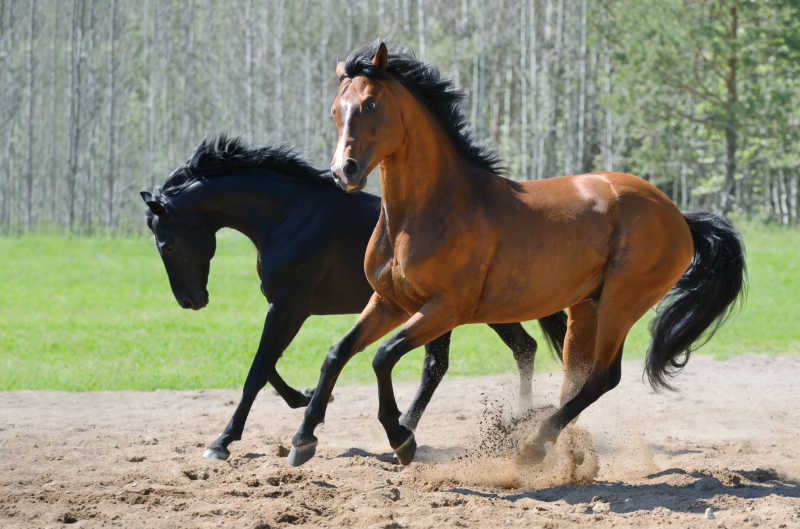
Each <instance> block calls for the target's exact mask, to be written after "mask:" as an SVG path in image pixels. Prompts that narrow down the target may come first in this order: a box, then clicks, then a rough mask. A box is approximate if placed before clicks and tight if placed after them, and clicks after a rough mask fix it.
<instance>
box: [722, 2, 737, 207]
mask: <svg viewBox="0 0 800 529" xmlns="http://www.w3.org/2000/svg"><path fill="white" fill-rule="evenodd" d="M729 12H730V25H729V26H728V39H729V44H730V46H731V50H730V54H729V55H728V64H727V66H728V70H727V72H726V73H727V75H726V79H725V89H726V96H727V98H726V104H725V112H726V116H725V183H724V185H723V187H722V193H721V209H722V214H723V215H727V214H728V213H730V211H731V209H732V208H733V190H734V189H733V186H734V179H735V176H736V141H737V133H736V122H737V119H736V102H737V93H736V91H737V87H736V67H737V54H736V53H737V50H736V46H737V42H736V37H737V31H738V23H739V20H738V13H737V2H736V1H734V2H733V3H732V5H731V6H730V11H729Z"/></svg>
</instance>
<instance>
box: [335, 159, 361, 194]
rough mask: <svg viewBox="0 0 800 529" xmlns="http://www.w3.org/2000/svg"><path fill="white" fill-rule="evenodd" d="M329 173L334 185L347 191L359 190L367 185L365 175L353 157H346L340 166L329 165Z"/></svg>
mask: <svg viewBox="0 0 800 529" xmlns="http://www.w3.org/2000/svg"><path fill="white" fill-rule="evenodd" d="M331 174H332V175H333V180H334V181H335V182H336V185H337V186H339V188H340V189H342V190H343V191H346V192H348V193H354V192H356V191H361V190H362V189H364V186H365V185H367V175H366V174H365V173H364V171H363V169H362V168H361V166H360V164H359V163H358V161H357V160H355V159H354V158H347V159H346V160H345V161H344V163H343V164H342V165H341V167H337V166H336V165H334V166H333V167H331Z"/></svg>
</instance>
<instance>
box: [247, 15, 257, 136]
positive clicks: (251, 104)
mask: <svg viewBox="0 0 800 529" xmlns="http://www.w3.org/2000/svg"><path fill="white" fill-rule="evenodd" d="M253 1H254V0H247V3H246V4H245V12H244V13H245V14H244V19H245V24H244V33H245V35H244V45H245V49H244V50H245V51H244V53H245V61H246V66H245V67H246V68H247V82H246V83H245V88H244V90H245V96H246V97H247V126H246V128H245V131H246V134H247V137H248V139H249V140H250V141H253V140H254V139H255V133H256V130H255V129H256V127H255V121H256V101H255V95H256V88H255V61H254V60H253V52H254V50H253V47H254V36H253V34H254V33H255V31H254V29H255V24H256V20H255V17H254V16H253Z"/></svg>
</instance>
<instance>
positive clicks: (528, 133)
mask: <svg viewBox="0 0 800 529" xmlns="http://www.w3.org/2000/svg"><path fill="white" fill-rule="evenodd" d="M799 20H800V2H797V1H794V0H762V1H745V0H657V1H655V0H608V1H597V2H590V1H587V0H524V1H517V0H514V1H504V0H497V1H491V2H487V1H483V0H447V1H431V0H398V1H389V0H353V1H350V2H336V1H332V0H297V1H293V2H287V1H284V0H271V1H256V0H224V1H223V0H168V1H162V0H144V1H123V0H107V1H91V0H69V1H66V0H0V75H1V76H2V81H1V82H2V86H3V88H4V89H3V90H2V93H0V233H5V234H21V233H26V232H43V231H45V232H49V233H52V232H56V233H62V232H63V233H70V234H95V233H131V232H135V233H140V234H143V233H144V232H145V229H146V228H145V226H144V222H142V214H143V210H142V204H141V200H140V199H139V197H138V191H139V190H140V189H145V188H147V189H151V188H153V187H155V186H157V185H158V184H161V183H163V181H164V180H165V179H166V177H167V175H168V174H169V173H170V172H171V170H172V169H174V168H175V167H176V166H178V165H179V164H180V163H181V162H183V161H184V160H185V159H186V158H187V157H188V156H189V155H190V153H191V151H192V149H193V148H194V147H195V146H196V145H197V144H198V143H199V142H200V141H201V140H202V139H203V137H205V136H207V135H212V134H216V133H219V132H228V133H230V134H234V135H241V136H242V137H244V138H245V139H246V140H247V141H248V142H250V143H251V144H254V145H262V144H266V143H288V144H291V145H293V146H295V148H296V149H297V150H298V152H300V153H301V154H302V155H303V156H304V157H306V158H307V159H308V160H310V161H311V162H312V163H314V164H315V165H317V166H319V167H325V166H327V163H328V160H329V159H330V155H331V152H332V145H333V142H334V140H335V134H336V132H335V128H334V126H333V122H332V120H331V119H330V117H329V106H330V104H331V101H332V99H333V96H334V94H335V87H336V82H337V80H336V77H335V73H334V71H335V64H336V61H337V60H341V59H343V58H344V57H345V56H346V55H347V53H348V52H349V51H350V50H352V49H353V48H354V47H356V46H358V45H360V44H364V43H367V42H370V41H372V40H373V39H375V38H376V37H378V36H380V37H383V38H385V39H387V40H388V41H389V42H391V43H394V44H399V45H405V46H407V47H408V48H410V49H411V50H413V51H414V52H415V53H416V55H417V56H418V57H420V58H421V59H423V60H425V61H426V62H429V63H431V64H433V65H436V66H437V67H438V68H439V69H440V70H441V71H442V72H443V74H444V75H446V76H448V77H450V78H452V79H454V81H455V84H456V85H457V86H458V87H459V88H460V89H461V90H463V91H464V93H465V95H466V98H465V100H464V104H463V109H464V113H465V115H466V116H467V119H468V122H469V124H470V127H471V128H472V131H473V133H474V135H475V137H476V138H477V139H478V140H479V141H480V142H482V143H484V144H485V145H487V146H490V147H492V148H494V149H496V150H497V152H498V153H499V155H500V156H501V158H502V160H503V161H504V163H505V165H506V166H507V167H508V169H509V171H508V174H509V176H510V177H512V178H515V179H529V178H545V177H550V176H556V175H561V174H571V173H578V172H585V171H592V170H622V171H629V172H632V173H635V174H638V175H640V176H642V177H644V178H647V179H648V180H650V181H651V182H653V183H655V184H656V185H658V186H659V187H660V188H661V189H663V190H664V191H666V192H667V193H668V194H669V195H670V196H671V197H672V198H673V200H675V201H676V202H677V203H678V204H679V206H680V207H681V208H682V209H685V210H691V209H711V210H715V211H720V212H724V213H726V214H731V213H733V214H735V215H741V216H746V217H748V218H754V219H760V220H765V221H768V222H774V223H781V224H787V225H796V224H797V223H798V174H799V173H800V142H799V141H798V140H799V139H800V115H798V110H797V109H798V104H797V101H798V95H800V76H798V72H799V71H800V23H799V22H798V21H799ZM371 182H372V186H373V187H372V188H371V190H372V191H373V192H376V193H377V192H379V189H377V187H374V186H376V185H377V182H376V179H371Z"/></svg>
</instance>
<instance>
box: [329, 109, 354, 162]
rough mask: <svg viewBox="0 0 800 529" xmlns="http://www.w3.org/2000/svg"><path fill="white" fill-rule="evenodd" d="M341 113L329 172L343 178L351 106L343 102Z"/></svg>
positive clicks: (351, 111)
mask: <svg viewBox="0 0 800 529" xmlns="http://www.w3.org/2000/svg"><path fill="white" fill-rule="evenodd" d="M341 111H342V131H341V133H340V134H339V141H338V143H337V144H336V152H334V153H333V162H331V171H333V172H334V173H336V174H338V175H341V176H344V173H343V171H342V170H343V169H344V162H345V160H347V157H346V156H345V153H344V151H345V149H346V147H347V146H346V145H345V144H346V143H347V138H348V137H349V136H350V130H349V129H350V116H351V115H352V113H353V104H352V103H351V102H348V101H343V102H342V106H341Z"/></svg>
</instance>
